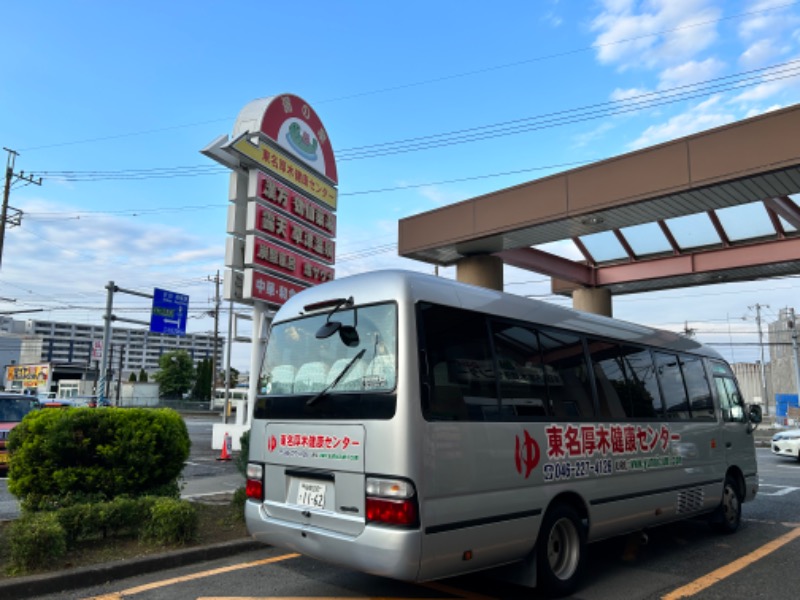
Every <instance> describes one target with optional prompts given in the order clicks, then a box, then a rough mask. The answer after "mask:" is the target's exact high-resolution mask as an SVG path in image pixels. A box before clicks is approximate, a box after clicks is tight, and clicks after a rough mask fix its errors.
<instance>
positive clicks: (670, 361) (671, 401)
mask: <svg viewBox="0 0 800 600" xmlns="http://www.w3.org/2000/svg"><path fill="white" fill-rule="evenodd" d="M655 357H656V369H657V372H658V382H659V383H660V384H661V393H662V394H663V398H664V407H665V409H666V411H667V418H668V419H690V418H691V416H692V415H691V413H690V412H689V398H688V396H687V395H686V387H685V386H684V384H683V374H682V373H681V367H680V357H678V356H676V355H675V354H667V353H665V352H655Z"/></svg>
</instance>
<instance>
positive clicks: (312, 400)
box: [306, 348, 367, 406]
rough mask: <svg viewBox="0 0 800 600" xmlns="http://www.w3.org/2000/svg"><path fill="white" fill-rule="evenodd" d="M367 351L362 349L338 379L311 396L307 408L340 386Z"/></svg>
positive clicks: (307, 401)
mask: <svg viewBox="0 0 800 600" xmlns="http://www.w3.org/2000/svg"><path fill="white" fill-rule="evenodd" d="M366 351H367V349H366V348H362V349H361V351H360V352H359V353H358V354H356V355H355V356H354V357H353V358H352V360H351V361H350V362H349V363H347V364H346V365H345V367H344V369H342V371H341V372H340V373H339V374H338V375H337V376H336V378H335V379H334V380H333V381H331V382H330V383H329V384H328V385H326V386H325V387H324V388H322V389H321V390H320V391H319V392H317V393H316V394H314V395H313V396H311V398H309V399H308V400H306V406H311V405H312V404H314V403H315V402H316V401H317V400H319V399H320V398H322V397H323V396H325V395H326V394H327V393H328V392H330V391H331V390H332V389H333V388H335V387H336V386H337V385H338V384H339V382H340V381H341V380H342V379H343V378H344V376H345V375H346V374H347V372H348V371H349V370H350V369H352V368H353V365H354V364H356V363H357V362H358V361H359V360H360V359H361V357H362V356H364V353H365V352H366Z"/></svg>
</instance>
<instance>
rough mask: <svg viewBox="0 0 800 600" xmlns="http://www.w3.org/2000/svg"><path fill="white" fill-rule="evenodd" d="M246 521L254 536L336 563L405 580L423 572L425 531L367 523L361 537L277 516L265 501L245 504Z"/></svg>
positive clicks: (414, 578)
mask: <svg viewBox="0 0 800 600" xmlns="http://www.w3.org/2000/svg"><path fill="white" fill-rule="evenodd" d="M245 522H246V523H247V530H248V531H249V532H250V535H251V536H252V537H253V539H255V540H257V541H259V542H262V543H264V544H269V545H271V546H275V547H277V548H285V549H287V550H291V551H294V552H298V553H300V554H303V555H305V556H310V557H312V558H316V559H319V560H322V561H325V562H329V563H333V564H337V565H340V566H342V567H346V568H349V569H354V570H357V571H363V572H365V573H371V574H373V575H379V576H381V577H391V578H393V579H401V580H404V581H416V580H417V578H418V575H419V561H420V546H421V533H420V531H419V530H418V529H413V530H408V529H395V528H391V527H374V526H366V527H364V529H363V531H362V532H361V533H360V534H358V535H357V536H351V535H345V534H342V533H338V532H336V531H331V530H329V529H323V528H320V527H314V526H310V525H306V524H301V523H293V522H291V521H284V520H279V519H274V518H272V517H270V516H269V515H267V514H266V513H265V511H264V510H262V506H261V504H259V503H257V502H253V501H250V500H248V501H247V502H246V503H245Z"/></svg>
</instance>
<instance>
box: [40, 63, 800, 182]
mask: <svg viewBox="0 0 800 600" xmlns="http://www.w3.org/2000/svg"><path fill="white" fill-rule="evenodd" d="M798 76H800V60H792V61H787V62H784V63H779V64H776V65H770V66H767V67H762V68H759V69H752V70H749V71H743V72H740V73H735V74H732V75H726V76H722V77H716V78H712V79H708V80H705V81H702V82H697V83H692V84H686V85H682V86H676V87H674V88H669V89H666V90H660V91H657V92H646V93H643V94H638V95H636V96H630V97H628V98H625V99H623V100H612V101H609V102H602V103H597V104H590V105H586V106H582V107H576V108H572V109H566V110H561V111H556V112H551V113H545V114H541V115H532V116H529V117H524V118H521V119H513V120H510V121H502V122H498V123H493V124H489V125H480V126H476V127H470V128H465V129H458V130H454V131H449V132H444V133H439V134H432V135H426V136H419V137H413V138H405V139H401V140H395V141H390V142H379V143H376V144H370V145H365V146H356V147H353V148H345V149H344V150H340V151H339V152H337V160H338V161H349V160H363V159H366V158H378V157H385V156H392V155H396V154H404V153H408V152H418V151H421V150H430V149H435V148H440V147H444V146H453V145H459V144H465V143H472V142H479V141H485V140H489V139H494V138H497V137H507V136H510V135H518V134H521V133H529V132H532V131H538V130H542V129H550V128H554V127H563V126H566V125H572V124H576V123H581V122H584V121H589V120H595V119H600V118H605V117H610V116H617V115H622V114H627V113H631V112H636V111H639V110H642V109H644V108H657V107H660V106H664V105H666V104H672V103H675V102H681V101H685V100H691V99H694V98H698V97H700V96H706V95H708V94H710V93H725V92H729V91H733V90H738V89H742V88H744V87H748V86H750V85H753V84H755V83H759V84H763V83H770V82H774V81H780V80H783V79H788V78H793V77H798ZM226 171H227V170H226V169H224V168H221V167H218V166H216V165H189V166H179V167H155V168H147V169H122V170H114V171H41V173H40V174H41V175H42V177H43V178H45V179H60V180H63V181H69V182H85V181H109V180H140V179H163V178H176V177H196V176H198V175H215V174H219V173H223V172H226ZM393 189H397V188H393ZM377 191H380V190H377ZM375 192H376V190H372V191H370V192H361V193H375Z"/></svg>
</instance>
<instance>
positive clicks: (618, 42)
mask: <svg viewBox="0 0 800 600" xmlns="http://www.w3.org/2000/svg"><path fill="white" fill-rule="evenodd" d="M798 3H799V2H787V3H785V4H780V5H774V6H766V7H763V8H760V9H758V10H752V11H746V12H741V13H736V14H733V15H729V16H727V17H720V18H717V19H709V20H707V21H699V22H692V23H688V24H686V25H681V26H679V27H673V28H671V29H664V30H661V31H656V32H653V33H646V34H642V35H638V36H633V37H627V38H623V39H619V40H610V41H607V42H603V43H594V44H590V45H588V46H583V47H580V48H574V49H571V50H565V51H562V52H554V53H551V54H545V55H541V56H535V57H531V58H528V59H524V60H519V61H514V62H510V63H504V64H500V65H493V66H489V67H485V68H482V69H474V70H471V71H464V72H461V73H452V74H449V75H443V76H440V77H435V78H431V79H425V80H420V81H416V82H410V83H405V84H400V85H395V86H390V87H384V88H380V89H376V90H369V91H364V92H356V93H353V94H348V95H345V96H339V97H336V98H328V99H323V100H317V101H315V102H314V104H327V103H331V102H339V101H343V100H351V99H354V98H360V97H364V96H371V95H376V94H383V93H387V92H393V91H398V90H403V89H409V88H412V87H422V86H425V85H430V84H434V83H441V82H444V81H451V80H454V79H461V78H465V77H472V76H475V75H483V74H485V73H490V72H493V71H499V70H503V69H509V68H513V67H519V66H523V65H528V64H532V63H536V62H543V61H546V60H552V59H557V58H563V57H565V56H569V55H573V54H578V53H582V52H588V51H592V50H597V49H600V48H607V47H611V46H615V45H621V44H626V43H630V42H635V41H639V40H642V39H647V38H653V37H658V36H662V35H665V34H669V33H675V32H678V31H683V30H687V29H693V28H697V27H705V26H707V25H712V24H714V23H721V22H723V21H730V20H736V19H741V18H745V17H749V16H753V15H758V14H765V13H768V12H772V11H777V10H782V9H784V8H789V7H791V6H795V5H796V4H798ZM232 120H233V119H232V118H230V117H226V118H220V119H208V120H204V121H197V122H193V123H185V124H181V125H173V126H169V127H160V128H153V129H147V130H141V131H136V132H127V133H119V134H112V135H106V136H98V137H93V138H86V139H82V140H73V141H66V142H58V143H54V144H46V145H39V146H30V147H28V148H23V149H22V151H34V150H44V149H48V148H59V147H64V146H73V145H78V144H87V143H95V142H101V141H108V140H115V139H121V138H126V137H135V136H142V135H149V134H153V133H164V132H167V131H175V130H177V129H186V128H190V127H198V126H202V125H208V124H212V123H219V122H231V121H232Z"/></svg>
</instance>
